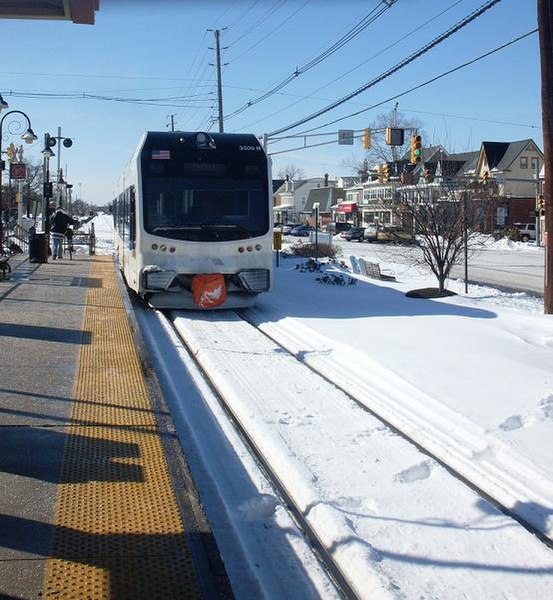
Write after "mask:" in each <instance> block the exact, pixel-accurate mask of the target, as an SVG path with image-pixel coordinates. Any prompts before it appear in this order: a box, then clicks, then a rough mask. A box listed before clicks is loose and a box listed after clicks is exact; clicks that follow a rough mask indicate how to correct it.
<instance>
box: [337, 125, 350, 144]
mask: <svg viewBox="0 0 553 600" xmlns="http://www.w3.org/2000/svg"><path fill="white" fill-rule="evenodd" d="M338 144H341V145H345V146H353V129H339V130H338Z"/></svg>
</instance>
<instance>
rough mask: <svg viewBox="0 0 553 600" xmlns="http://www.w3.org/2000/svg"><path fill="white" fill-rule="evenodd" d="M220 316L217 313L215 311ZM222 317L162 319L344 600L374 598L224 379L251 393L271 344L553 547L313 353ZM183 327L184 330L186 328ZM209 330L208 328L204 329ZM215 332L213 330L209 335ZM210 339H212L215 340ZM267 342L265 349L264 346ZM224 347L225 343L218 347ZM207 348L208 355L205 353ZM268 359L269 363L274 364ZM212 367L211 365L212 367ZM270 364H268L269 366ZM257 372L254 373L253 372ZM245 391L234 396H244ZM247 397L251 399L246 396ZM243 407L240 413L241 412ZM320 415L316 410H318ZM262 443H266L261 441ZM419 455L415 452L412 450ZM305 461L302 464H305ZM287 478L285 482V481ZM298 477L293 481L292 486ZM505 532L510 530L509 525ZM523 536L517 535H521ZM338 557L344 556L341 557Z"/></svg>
mask: <svg viewBox="0 0 553 600" xmlns="http://www.w3.org/2000/svg"><path fill="white" fill-rule="evenodd" d="M216 312H217V311H216ZM221 314H222V313H218V316H213V313H211V314H208V313H203V314H201V313H195V314H194V315H193V316H192V318H190V317H191V313H176V312H175V313H168V314H166V315H164V316H163V318H164V319H166V320H167V321H168V323H170V325H171V327H172V328H173V331H174V332H175V335H177V336H178V337H179V338H180V340H181V341H182V344H183V345H184V346H185V347H186V348H187V351H188V353H189V355H190V356H191V357H192V358H193V360H194V363H195V365H196V366H197V368H198V369H199V370H200V371H201V372H202V374H203V377H204V378H205V380H206V381H207V382H209V385H210V387H211V389H212V390H213V392H214V393H215V394H216V396H217V398H218V401H219V403H220V404H221V406H222V407H223V408H224V410H225V412H226V414H227V415H228V416H229V418H230V419H231V421H232V422H233V424H234V426H235V428H236V430H238V431H239V432H240V436H241V438H242V439H243V441H244V443H245V444H246V445H247V447H248V449H249V451H250V453H251V454H252V455H253V456H254V457H255V460H256V462H257V463H258V465H260V467H261V469H262V471H263V472H264V473H265V475H266V477H267V479H268V480H269V481H270V483H271V485H272V486H273V488H274V490H275V493H276V495H277V496H278V497H279V498H280V500H281V502H282V504H283V505H284V506H286V507H288V509H289V511H290V513H291V514H292V516H293V518H294V520H295V522H296V524H297V526H298V527H299V528H300V529H301V531H302V532H303V534H304V536H305V538H306V539H307V540H308V541H309V543H310V544H311V546H312V547H313V549H314V552H315V554H316V556H317V558H318V560H319V562H320V564H321V565H322V567H323V568H324V570H325V571H326V572H327V573H328V576H329V578H330V579H331V580H332V581H333V582H334V584H335V586H336V588H337V590H338V592H339V595H341V596H342V597H344V598H365V597H369V596H366V594H365V593H363V587H362V582H360V581H359V580H355V577H353V578H352V576H351V573H350V572H349V571H348V565H347V560H344V556H343V555H342V556H337V552H336V547H337V545H336V543H334V542H333V541H332V540H330V541H329V537H328V535H326V533H325V531H324V530H323V529H321V526H320V525H317V523H314V522H313V520H312V518H311V517H312V515H311V513H312V509H313V506H312V505H311V504H309V502H306V501H305V498H299V499H298V498H297V497H296V494H297V490H291V489H290V487H289V485H288V483H287V481H285V479H286V478H287V477H286V475H287V474H286V469H284V471H283V468H282V465H281V464H279V463H280V462H281V461H280V460H279V459H278V457H277V459H276V460H275V455H274V454H272V455H271V452H270V449H269V451H268V450H267V447H266V446H264V444H263V443H260V438H259V436H258V435H257V432H256V431H255V427H253V426H252V423H251V422H248V419H247V418H245V417H244V415H245V413H244V411H243V408H240V406H238V405H237V404H236V398H232V396H233V390H232V389H231V388H232V386H229V385H227V382H226V379H225V377H227V376H229V374H232V375H233V376H235V377H237V378H238V379H237V380H238V381H241V382H242V384H243V385H244V386H246V388H245V389H247V390H248V391H249V389H250V387H249V386H250V383H249V378H250V377H251V376H252V373H251V372H248V364H249V363H248V359H249V354H250V351H251V356H252V357H253V356H256V355H263V353H264V352H267V350H266V349H264V348H266V347H267V343H270V344H271V345H272V348H273V349H272V350H270V352H271V353H272V354H271V357H269V358H270V360H273V358H272V357H276V356H278V357H281V358H282V357H286V359H287V360H288V361H293V363H294V364H296V365H298V367H301V369H305V368H306V367H307V368H308V369H307V370H308V371H309V373H310V374H311V375H312V376H313V378H316V379H317V381H319V380H320V381H321V382H324V383H325V384H327V386H332V387H333V388H338V389H339V390H340V392H341V394H342V395H343V398H344V400H345V402H344V403H346V402H351V403H353V404H355V406H356V408H358V409H361V410H362V411H363V412H364V413H366V414H367V415H369V416H370V417H371V418H373V419H376V420H378V421H379V422H380V423H381V424H383V425H384V426H385V428H386V429H387V430H389V431H392V432H393V433H394V434H395V436H397V437H399V438H401V439H402V440H403V441H404V442H406V443H408V444H409V445H410V446H412V447H414V449H416V452H418V453H422V454H423V455H424V456H425V457H428V458H430V459H432V460H433V461H434V462H436V463H437V464H438V465H440V466H441V467H443V468H444V469H445V471H447V473H448V474H449V475H451V476H453V477H454V478H455V479H456V480H457V481H460V482H462V484H464V486H466V487H467V488H469V489H470V490H471V491H472V492H474V494H475V495H477V496H478V497H479V498H482V499H484V500H486V501H487V502H489V503H490V504H491V505H493V506H494V507H495V508H497V509H498V510H499V511H500V512H501V513H502V514H503V515H504V516H505V517H508V519H512V520H513V521H516V522H517V523H518V524H520V525H521V526H522V527H523V528H524V529H525V530H527V531H528V532H530V533H532V534H533V535H535V536H536V537H537V538H538V539H539V541H540V542H541V543H542V544H544V545H546V546H547V547H548V548H551V547H552V545H553V544H552V542H551V540H550V539H549V538H548V537H547V536H546V535H544V533H543V532H542V531H541V530H540V529H539V528H537V527H535V526H534V525H533V524H532V523H530V522H528V521H527V520H525V519H523V518H521V516H520V514H517V513H516V512H514V511H512V510H511V509H510V507H509V506H507V505H505V504H504V503H502V502H500V501H499V500H498V499H497V498H495V497H494V496H493V495H492V494H490V493H488V491H487V490H486V489H484V488H483V487H482V486H479V485H478V484H477V483H475V482H474V481H473V480H471V479H470V477H467V476H466V474H465V473H463V472H461V471H460V470H458V469H456V468H455V465H454V464H450V463H449V462H448V461H447V460H444V459H443V457H442V456H440V454H439V453H435V452H433V450H432V448H431V447H427V446H426V445H425V444H421V443H420V440H417V439H416V438H414V437H411V436H409V435H408V434H406V433H405V432H404V431H402V429H401V428H398V427H397V425H396V424H395V423H394V422H393V421H392V420H389V419H387V418H386V415H382V414H379V412H378V411H375V410H372V409H371V408H370V407H368V406H367V404H366V401H365V399H362V398H358V397H357V396H356V395H355V394H352V393H351V390H350V389H348V388H347V387H346V386H343V385H340V382H337V381H336V380H335V379H334V378H333V377H332V376H331V375H330V374H328V373H325V372H324V370H321V369H320V368H317V365H313V364H312V363H310V362H309V361H308V360H306V356H307V355H308V353H305V352H304V353H298V352H295V351H294V349H293V348H290V345H289V344H287V343H283V342H282V340H281V339H280V337H279V335H275V334H274V332H271V331H267V330H266V328H260V326H259V323H257V322H256V318H255V313H253V312H252V311H251V310H248V311H237V312H232V311H227V317H224V318H222V317H221ZM183 323H184V327H183ZM206 324H208V325H209V326H208V327H207V328H206V327H203V326H204V325H206ZM227 326H230V327H231V328H234V332H235V333H237V332H239V331H240V332H242V333H246V334H247V336H249V337H250V339H251V340H252V341H253V340H254V339H255V340H257V341H258V342H259V347H257V345H256V344H257V342H256V343H254V344H253V346H255V347H253V346H252V347H251V348H250V345H249V342H248V344H246V347H247V348H248V349H247V350H246V351H244V349H243V347H244V345H243V344H241V343H239V342H240V340H239V336H235V337H233V335H234V333H233V334H229V336H228V337H226V338H225V336H224V335H222V336H220V339H218V334H219V333H221V332H222V331H225V330H226V329H225V328H226V327H227ZM210 328H211V329H210ZM208 330H212V331H211V333H209V335H208V334H206V331H208ZM210 336H211V337H210ZM262 340H265V342H266V343H265V345H264V344H263V343H262ZM219 342H220V343H219ZM206 348H209V351H207V352H206ZM219 352H221V353H222V354H225V353H227V354H234V355H237V356H239V357H240V358H241V360H242V361H243V363H242V364H243V365H245V368H244V371H245V372H242V373H240V372H239V373H236V369H234V368H233V367H232V365H231V366H229V365H227V366H224V365H223V368H219V367H217V365H216V363H214V362H213V357H214V356H215V357H216V356H217V353H219ZM269 358H268V359H267V360H269ZM210 361H211V362H210ZM267 364H269V363H267ZM251 368H253V367H251ZM251 386H252V389H253V388H254V387H255V383H251ZM240 394H241V392H240V390H239V391H238V392H236V394H234V395H235V396H236V395H238V396H240ZM242 395H244V396H246V395H247V394H243V393H242ZM256 398H257V397H254V400H253V402H254V403H255V401H256ZM237 406H238V408H237ZM314 410H316V409H314ZM262 441H263V440H262ZM413 452H415V450H413ZM301 460H303V459H301ZM283 472H284V477H283V476H282V475H283ZM293 480H294V477H292V481H293ZM505 527H508V526H507V525H505ZM517 535H518V534H517ZM338 554H339V553H338Z"/></svg>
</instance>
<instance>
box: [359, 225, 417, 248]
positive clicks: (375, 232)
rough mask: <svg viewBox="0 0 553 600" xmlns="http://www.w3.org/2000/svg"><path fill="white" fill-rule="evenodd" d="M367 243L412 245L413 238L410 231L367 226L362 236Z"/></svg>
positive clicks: (381, 226)
mask: <svg viewBox="0 0 553 600" xmlns="http://www.w3.org/2000/svg"><path fill="white" fill-rule="evenodd" d="M363 237H364V239H365V240H366V241H368V242H382V243H391V244H413V243H415V236H414V235H413V234H412V233H411V232H410V231H405V230H403V229H398V228H397V227H392V226H386V225H379V226H378V227H377V226H375V225H369V226H367V227H365V232H364V235H363Z"/></svg>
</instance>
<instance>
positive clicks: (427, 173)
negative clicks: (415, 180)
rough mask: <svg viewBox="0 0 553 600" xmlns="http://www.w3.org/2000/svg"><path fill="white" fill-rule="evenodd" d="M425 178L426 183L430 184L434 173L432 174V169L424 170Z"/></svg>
mask: <svg viewBox="0 0 553 600" xmlns="http://www.w3.org/2000/svg"><path fill="white" fill-rule="evenodd" d="M424 178H425V179H426V183H428V182H429V181H430V180H431V179H432V173H431V172H430V169H429V168H428V167H427V168H426V169H424Z"/></svg>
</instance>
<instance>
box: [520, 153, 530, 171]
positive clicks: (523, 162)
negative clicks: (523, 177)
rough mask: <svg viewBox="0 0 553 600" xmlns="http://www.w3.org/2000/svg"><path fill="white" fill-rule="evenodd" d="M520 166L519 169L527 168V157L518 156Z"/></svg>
mask: <svg viewBox="0 0 553 600" xmlns="http://www.w3.org/2000/svg"><path fill="white" fill-rule="evenodd" d="M520 168H521V169H527V168H528V157H527V156H521V157H520Z"/></svg>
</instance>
